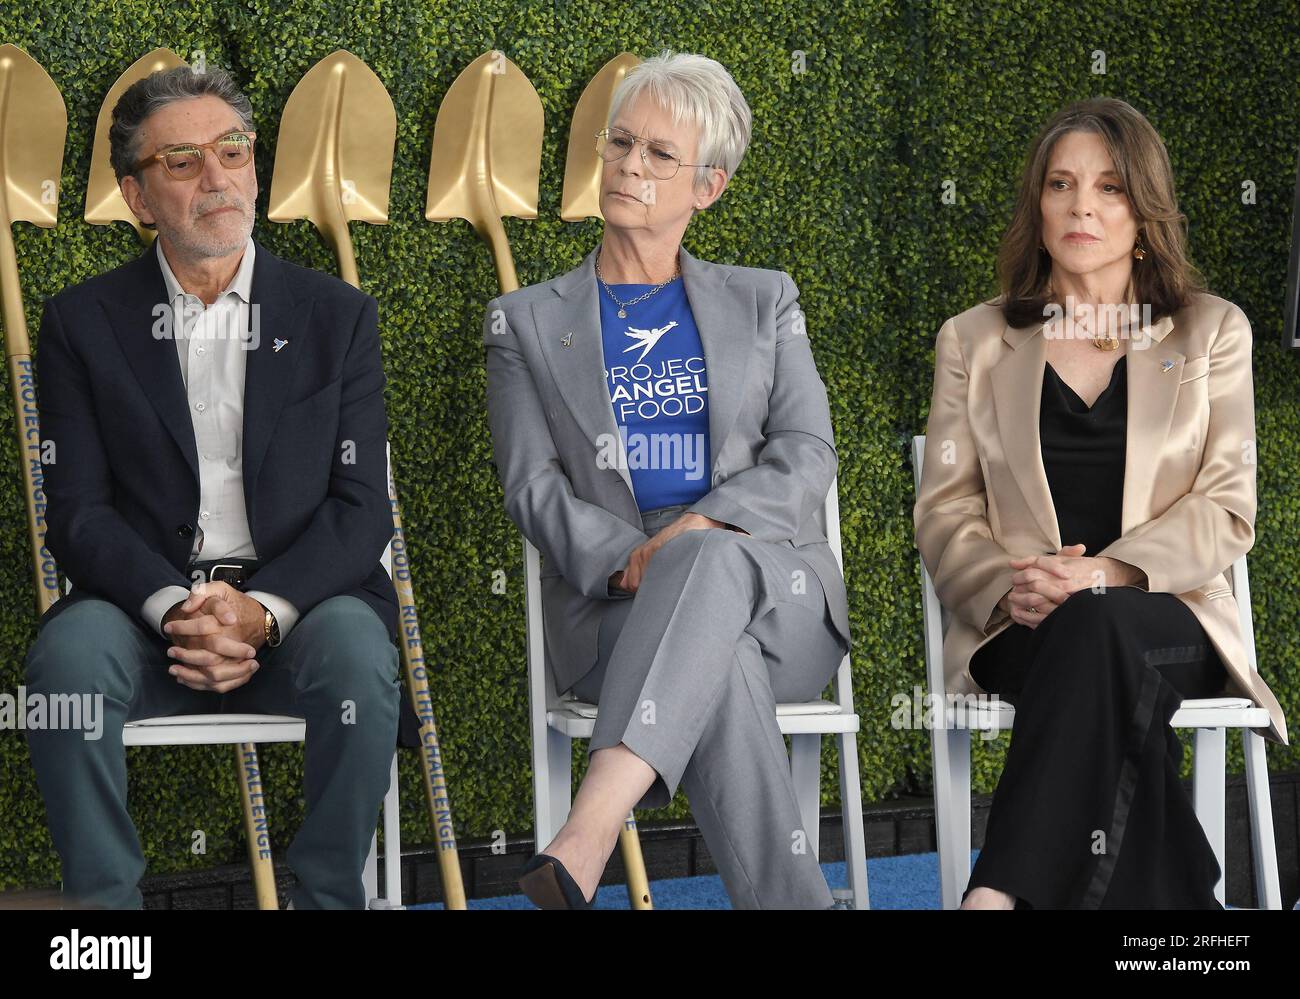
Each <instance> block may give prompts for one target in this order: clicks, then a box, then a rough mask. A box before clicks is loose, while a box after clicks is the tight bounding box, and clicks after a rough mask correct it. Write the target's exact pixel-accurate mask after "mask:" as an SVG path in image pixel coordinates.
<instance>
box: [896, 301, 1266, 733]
mask: <svg viewBox="0 0 1300 999" xmlns="http://www.w3.org/2000/svg"><path fill="white" fill-rule="evenodd" d="M1044 325H1046V324H1038V325H1033V326H1026V327H1011V326H1009V325H1008V324H1007V322H1006V320H1005V318H1004V317H1003V315H1002V311H1001V309H999V308H998V307H997V306H996V305H990V304H980V305H977V306H975V307H974V308H972V309H968V310H967V311H965V312H963V313H961V314H960V315H957V316H954V317H952V318H951V319H949V320H948V321H947V322H945V323H944V324H943V327H942V328H941V329H940V330H939V336H938V339H937V341H936V346H935V355H936V356H935V374H934V393H933V397H932V400H931V403H930V417H929V422H928V424H927V428H926V445H925V464H924V467H923V468H922V476H921V488H920V493H919V495H918V497H917V500H916V505H915V508H914V510H913V523H914V525H915V528H916V546H917V548H918V549H919V550H920V553H921V558H922V559H923V560H924V562H925V566H926V568H927V569H928V570H929V571H930V574H931V576H932V577H933V579H934V585H935V590H936V591H937V593H938V596H939V601H940V603H942V604H943V605H944V607H946V608H947V609H948V611H949V612H950V615H951V623H950V625H949V628H948V632H947V634H946V635H945V636H944V641H943V662H944V676H945V678H946V681H947V687H948V692H949V693H982V692H983V691H982V690H981V688H980V686H979V685H978V684H977V683H976V682H975V681H974V679H973V678H972V677H971V675H970V670H969V664H970V660H971V656H972V655H973V654H974V653H975V651H976V650H977V649H979V648H980V646H982V645H984V644H985V643H986V642H988V641H990V640H992V639H993V638H994V637H995V636H997V635H998V634H999V633H1000V632H1001V631H1002V630H1003V629H1004V628H1006V627H1008V626H1009V625H1011V624H1012V623H1013V622H1012V620H1011V617H1010V615H1008V614H1007V613H1006V612H1005V611H1003V610H1002V609H1001V608H999V607H997V603H998V601H999V600H1000V599H1001V598H1002V596H1003V594H1005V593H1006V592H1007V591H1008V590H1010V589H1011V587H1012V582H1011V577H1012V576H1013V575H1014V574H1015V570H1014V569H1012V568H1011V567H1010V566H1008V565H1007V560H1008V559H1009V558H1011V557H1013V556H1024V555H1041V554H1044V553H1047V552H1056V551H1058V550H1059V549H1060V548H1061V547H1062V541H1061V537H1060V530H1059V527H1058V525H1057V522H1056V513H1055V508H1054V505H1053V502H1052V494H1051V489H1050V487H1049V486H1048V483H1047V473H1046V471H1045V470H1044V468H1043V459H1042V452H1041V445H1040V441H1039V436H1038V419H1039V403H1040V398H1041V392H1042V384H1043V371H1044V367H1045V365H1046V358H1047V340H1046V338H1045V336H1044V335H1043V327H1044ZM1144 334H1145V335H1144ZM1128 350H1129V354H1128V362H1127V363H1128V372H1127V380H1128V443H1127V450H1126V454H1125V459H1126V464H1125V471H1124V503H1123V518H1122V528H1121V529H1122V532H1123V533H1122V535H1121V537H1120V538H1118V539H1117V540H1116V541H1115V542H1113V543H1112V544H1111V545H1109V546H1108V547H1106V548H1105V549H1103V550H1102V551H1100V552H1088V553H1086V554H1088V555H1094V556H1103V555H1104V556H1110V557H1111V558H1116V559H1119V560H1121V561H1123V562H1128V563H1129V564H1131V565H1134V566H1136V567H1138V568H1139V569H1141V570H1143V571H1144V572H1145V573H1146V575H1147V586H1146V589H1148V590H1150V591H1152V592H1158V593H1173V594H1176V595H1177V596H1178V599H1180V600H1181V601H1183V603H1185V604H1186V605H1187V606H1188V607H1189V608H1190V609H1191V611H1192V613H1193V614H1195V615H1196V618H1197V620H1198V621H1200V623H1201V625H1202V626H1203V627H1204V628H1205V632H1206V635H1207V636H1208V637H1209V639H1210V641H1211V642H1212V643H1213V645H1214V647H1215V649H1216V650H1217V651H1218V653H1219V655H1220V657H1221V658H1222V660H1223V663H1224V665H1225V666H1226V667H1227V671H1228V678H1229V679H1228V687H1227V690H1226V691H1225V693H1228V694H1232V695H1236V696H1245V697H1249V698H1251V699H1252V700H1253V701H1254V702H1255V703H1256V704H1258V705H1260V706H1262V707H1264V708H1267V709H1268V713H1269V717H1270V719H1271V725H1270V728H1269V730H1268V732H1267V733H1266V735H1267V737H1268V738H1270V739H1272V740H1273V741H1275V742H1280V743H1282V744H1284V745H1285V744H1286V721H1285V719H1284V718H1283V716H1282V709H1281V707H1280V706H1279V705H1278V702H1277V698H1276V697H1274V696H1273V692H1272V691H1271V690H1269V689H1268V686H1267V685H1266V684H1265V683H1264V681H1263V680H1262V679H1261V678H1260V676H1259V674H1258V673H1254V672H1252V671H1251V670H1250V667H1249V665H1248V663H1247V659H1246V650H1245V646H1244V645H1243V643H1242V637H1241V629H1240V625H1239V624H1238V620H1237V606H1236V601H1235V600H1234V599H1233V596H1232V590H1231V588H1230V587H1229V585H1228V580H1227V576H1226V575H1225V571H1226V570H1227V569H1229V568H1230V567H1231V565H1232V563H1233V562H1234V561H1236V559H1237V558H1238V557H1239V556H1241V555H1242V554H1244V553H1245V552H1248V551H1249V550H1250V548H1251V545H1252V544H1253V543H1254V540H1255V529H1254V523H1255V409H1254V387H1253V382H1252V375H1251V331H1250V322H1249V320H1247V318H1246V315H1245V313H1243V312H1242V311H1241V309H1239V308H1238V307H1237V306H1235V305H1233V304H1232V303H1231V302H1228V301H1225V300H1224V299H1222V298H1217V297H1216V296H1214V295H1208V294H1200V295H1197V296H1195V297H1194V299H1193V300H1192V302H1191V304H1189V305H1188V306H1187V307H1185V308H1183V309H1181V310H1180V311H1178V312H1176V313H1174V314H1173V315H1172V316H1166V317H1164V318H1163V319H1161V320H1159V321H1158V322H1155V323H1152V324H1151V326H1150V328H1149V330H1146V331H1139V332H1138V333H1136V334H1135V335H1134V339H1133V341H1132V342H1131V343H1130V344H1129V345H1128ZM1072 540H1073V539H1072Z"/></svg>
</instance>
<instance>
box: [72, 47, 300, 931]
mask: <svg viewBox="0 0 1300 999" xmlns="http://www.w3.org/2000/svg"><path fill="white" fill-rule="evenodd" d="M184 65H186V63H185V60H184V59H182V58H181V57H180V56H178V55H177V54H176V53H175V52H173V51H172V50H171V49H154V50H153V51H152V52H149V53H146V54H145V55H142V56H141V57H140V58H139V59H137V60H136V61H135V62H133V63H131V65H130V66H128V67H127V69H126V71H125V72H124V73H122V75H121V76H119V77H118V78H117V80H116V82H114V84H113V85H112V86H111V87H109V88H108V93H107V94H106V95H104V101H103V103H102V104H100V106H99V117H98V118H97V119H96V121H95V142H94V145H93V146H92V147H91V148H92V152H91V157H90V179H89V181H88V182H87V184H86V221H87V222H89V223H90V224H91V225H112V224H113V223H114V222H129V223H130V224H131V227H132V228H133V229H134V230H135V231H136V235H138V236H139V237H140V241H141V242H142V243H144V245H145V246H149V245H151V244H152V243H153V241H154V237H155V236H157V232H156V231H155V230H153V229H147V228H145V226H144V225H142V224H141V222H140V220H139V219H138V218H136V217H135V213H134V212H132V211H131V209H130V208H128V207H127V204H126V199H125V198H123V197H122V191H121V188H119V187H118V185H117V176H116V174H114V173H113V164H112V161H111V159H110V157H109V142H108V130H109V128H110V127H111V126H112V124H113V108H114V107H116V106H117V102H118V99H119V98H121V96H122V94H123V92H125V91H126V89H127V88H128V87H129V86H131V84H133V83H135V82H136V81H137V80H143V79H144V78H145V77H146V76H149V75H150V74H151V73H155V72H157V71H158V70H162V69H174V68H175V67H177V66H184ZM231 748H233V749H234V752H235V771H236V773H237V775H238V782H239V803H240V810H241V812H242V813H243V816H244V841H245V842H246V843H247V844H248V868H249V872H250V873H251V875H252V878H253V894H254V895H255V897H256V898H257V907H258V908H259V909H276V908H279V903H278V901H277V898H276V892H275V865H274V863H273V861H272V859H271V846H270V841H269V840H268V838H267V835H266V819H265V815H266V806H265V805H264V804H263V800H264V799H263V795H262V780H261V776H260V774H261V772H262V767H261V763H260V761H259V760H258V758H257V745H256V744H255V743H252V742H244V743H237V744H236V745H234V746H233V747H231Z"/></svg>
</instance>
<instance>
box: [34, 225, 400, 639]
mask: <svg viewBox="0 0 1300 999" xmlns="http://www.w3.org/2000/svg"><path fill="white" fill-rule="evenodd" d="M256 246H257V254H256V257H255V259H254V264H253V283H252V296H251V298H252V302H253V304H254V305H255V306H257V307H258V309H257V312H258V318H259V323H258V326H257V329H258V341H257V345H256V347H254V348H253V349H249V350H248V357H247V359H246V375H245V387H244V433H243V475H244V499H245V505H246V508H247V511H248V526H249V530H250V532H251V534H252V538H253V544H254V546H255V548H256V549H257V555H258V567H257V570H256V572H254V573H253V575H252V576H251V577H250V578H249V580H248V582H247V583H246V584H245V587H244V588H245V589H250V590H254V589H255V590H265V591H266V592H268V593H274V594H276V595H277V596H282V597H284V598H285V599H286V600H288V601H289V602H290V603H292V604H293V605H294V606H295V607H296V608H297V609H298V611H299V613H300V614H302V615H306V614H307V613H308V612H309V611H310V610H311V609H312V608H313V607H314V606H315V605H316V604H318V603H320V602H321V601H322V600H325V599H327V598H328V597H332V596H336V595H339V594H349V595H351V596H355V597H358V598H360V599H361V600H364V601H365V602H366V603H367V604H369V605H370V607H371V608H373V609H374V611H375V613H376V614H378V615H379V617H380V619H381V620H382V621H383V622H384V624H385V626H386V627H387V628H388V631H389V634H390V637H392V638H394V639H396V635H397V597H396V594H395V593H394V590H393V583H392V580H391V579H390V577H389V575H388V573H387V572H386V571H385V569H384V567H383V564H382V563H381V562H380V559H381V558H382V556H383V552H384V548H385V546H386V545H387V544H388V542H389V540H390V539H391V538H392V535H393V520H392V513H391V509H390V505H389V500H388V478H387V459H386V453H385V444H386V442H387V438H388V415H387V412H386V410H385V408H384V381H385V379H384V366H383V359H382V355H381V353H380V344H379V310H378V303H377V302H376V301H375V299H374V298H373V297H371V296H370V295H366V294H364V293H362V292H361V291H358V290H357V289H356V288H353V287H352V286H351V285H349V284H347V283H345V282H343V281H340V280H339V279H338V278H335V277H333V276H331V275H328V274H323V273H320V272H318V271H314V270H309V269H307V268H305V267H299V266H297V265H296V264H292V263H289V262H288V261H285V260H280V259H279V258H278V257H275V256H273V255H272V254H271V253H270V252H269V251H268V250H267V249H266V248H265V247H263V246H262V244H261V243H257V244H256ZM166 303H167V291H166V286H165V284H164V282H163V276H162V269H161V267H160V266H159V263H158V258H157V251H156V250H155V249H154V248H153V247H150V248H149V249H147V250H146V251H145V252H144V253H142V254H141V255H140V256H139V257H137V258H136V259H135V260H133V261H131V262H130V263H127V264H124V265H122V266H121V267H118V268H115V269H114V270H111V271H109V272H107V273H105V274H101V275H99V276H98V277H93V278H91V279H89V280H87V281H84V282H82V283H81V284H78V285H75V286H73V287H71V288H67V289H65V290H63V291H61V292H59V293H58V294H57V295H54V296H52V297H51V298H49V299H47V300H46V302H45V309H44V313H43V315H42V317H41V328H40V332H39V334H38V339H37V345H36V346H37V354H36V371H37V385H38V389H37V405H38V407H39V411H40V420H41V437H42V439H43V440H44V441H46V442H52V443H53V445H54V447H53V458H54V460H53V461H49V462H48V463H47V464H45V466H44V473H45V482H44V486H45V494H46V500H47V504H48V506H47V510H46V535H45V541H46V545H47V547H48V548H49V550H50V553H51V554H52V555H53V556H54V558H55V559H56V560H57V561H58V562H59V564H60V565H61V566H62V567H63V569H64V571H65V572H66V573H67V575H68V578H69V579H70V580H71V581H72V585H73V592H72V593H71V594H70V595H69V596H67V597H64V598H63V599H60V600H58V601H56V602H55V603H54V605H53V606H51V607H50V609H49V610H48V611H46V612H45V614H44V615H43V616H42V618H41V624H42V625H44V624H45V622H46V621H48V620H50V619H52V618H53V617H54V616H55V615H56V614H58V613H59V612H60V611H61V610H63V609H64V608H65V607H67V606H69V605H70V604H71V603H73V602H75V601H76V600H77V599H79V598H84V597H86V596H95V597H101V598H104V599H107V600H111V601H112V602H113V603H114V604H116V605H117V606H119V607H121V608H122V610H124V611H125V612H126V613H127V614H129V615H130V616H131V617H132V618H133V619H134V620H136V621H140V622H141V623H142V624H143V623H144V621H143V618H141V616H140V612H141V608H142V607H143V605H144V602H145V599H146V598H147V597H148V596H149V595H150V594H152V593H153V592H154V591H156V590H158V589H160V588H161V587H163V586H167V585H169V584H175V585H177V586H184V587H186V588H187V589H188V588H189V586H190V583H191V580H190V579H189V577H188V576H187V575H186V573H185V571H184V570H185V568H186V566H187V565H188V564H189V557H190V551H191V549H192V548H193V542H194V531H195V527H196V525H197V523H198V514H199V471H198V467H199V466H198V453H197V450H196V447H195V440H194V428H193V424H192V423H191V421H190V416H189V406H188V402H187V400H186V394H185V384H184V382H183V380H182V378H181V369H180V359H179V358H178V357H177V351H176V344H175V342H174V340H172V339H170V338H159V337H156V336H155V335H154V330H155V324H156V323H157V321H158V320H157V316H158V311H157V310H158V307H159V306H161V305H165V304H166ZM275 338H278V339H280V340H286V341H288V342H287V343H286V344H285V345H284V346H283V347H281V349H280V350H278V351H277V350H273V349H272V342H273V339H275ZM47 448H48V445H47ZM150 632H151V633H152V629H150Z"/></svg>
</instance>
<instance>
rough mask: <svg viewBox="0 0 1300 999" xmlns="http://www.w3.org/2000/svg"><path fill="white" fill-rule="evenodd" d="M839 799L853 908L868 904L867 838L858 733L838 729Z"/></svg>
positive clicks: (868, 905) (867, 907)
mask: <svg viewBox="0 0 1300 999" xmlns="http://www.w3.org/2000/svg"><path fill="white" fill-rule="evenodd" d="M838 741H839V747H840V801H841V802H842V803H843V805H842V807H843V813H844V818H843V823H844V864H845V866H846V867H847V868H848V873H849V888H851V889H852V891H853V908H855V909H869V908H871V896H870V894H869V892H868V891H867V840H866V834H865V832H864V830H863V828H862V784H861V783H860V781H859V778H858V737H857V735H856V734H854V733H853V732H841V733H840V734H839V736H838Z"/></svg>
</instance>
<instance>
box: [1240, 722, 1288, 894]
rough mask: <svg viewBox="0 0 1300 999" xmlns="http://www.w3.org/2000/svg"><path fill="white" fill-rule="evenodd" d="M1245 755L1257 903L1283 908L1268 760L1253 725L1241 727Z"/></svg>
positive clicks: (1251, 853)
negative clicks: (1251, 727) (1252, 727)
mask: <svg viewBox="0 0 1300 999" xmlns="http://www.w3.org/2000/svg"><path fill="white" fill-rule="evenodd" d="M1241 742H1242V749H1243V750H1244V751H1245V757H1246V800H1247V801H1248V802H1249V803H1250V837H1251V839H1250V855H1251V857H1253V858H1254V861H1255V905H1257V906H1258V907H1259V908H1261V909H1280V908H1282V882H1281V879H1280V876H1279V874H1278V868H1277V840H1276V839H1275V838H1274V836H1273V799H1272V795H1271V793H1270V791H1269V786H1268V760H1267V757H1266V755H1265V752H1264V750H1265V746H1264V737H1263V736H1262V735H1260V734H1259V733H1258V732H1256V731H1255V730H1254V729H1250V728H1244V729H1242V730H1241Z"/></svg>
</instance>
